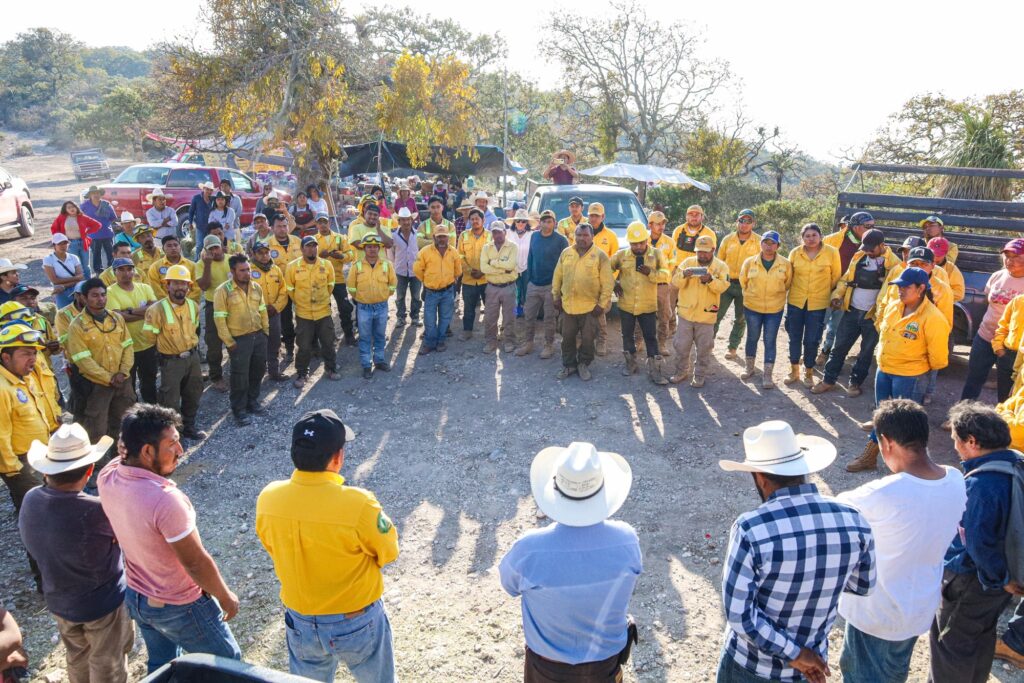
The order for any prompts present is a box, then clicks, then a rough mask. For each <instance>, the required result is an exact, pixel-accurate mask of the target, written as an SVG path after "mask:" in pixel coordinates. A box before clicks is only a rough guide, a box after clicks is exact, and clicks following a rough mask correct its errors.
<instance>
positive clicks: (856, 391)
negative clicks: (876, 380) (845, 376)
mask: <svg viewBox="0 0 1024 683" xmlns="http://www.w3.org/2000/svg"><path fill="white" fill-rule="evenodd" d="M863 393H864V390H863V389H861V388H860V385H859V384H851V385H850V386H848V387H846V395H847V396H849V397H850V398H857V397H858V396H860V395H861V394H863Z"/></svg>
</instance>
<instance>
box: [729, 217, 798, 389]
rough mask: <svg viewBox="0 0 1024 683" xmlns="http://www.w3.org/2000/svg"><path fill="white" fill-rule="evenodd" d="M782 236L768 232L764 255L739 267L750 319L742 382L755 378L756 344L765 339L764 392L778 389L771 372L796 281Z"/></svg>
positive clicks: (745, 314)
mask: <svg viewBox="0 0 1024 683" xmlns="http://www.w3.org/2000/svg"><path fill="white" fill-rule="evenodd" d="M781 240H782V238H781V237H779V233H777V232H775V231H774V230H769V231H767V232H765V233H764V234H763V235H761V253H760V254H758V255H757V256H751V257H750V258H748V259H747V260H746V261H744V262H743V265H742V266H740V286H741V287H742V288H743V317H744V318H746V320H747V346H746V351H745V355H746V369H745V370H744V371H743V374H741V375H740V377H741V378H743V379H750V378H751V377H753V376H754V359H755V357H756V356H757V342H758V341H759V340H760V339H761V337H762V335H763V337H764V375H763V377H762V379H761V388H762V389H771V388H773V387H774V386H775V382H774V380H773V379H772V370H774V368H775V342H776V339H777V338H778V336H779V326H780V325H781V324H782V312H783V310H784V309H785V307H786V296H787V294H788V292H789V286H790V285H791V284H792V282H793V264H791V263H790V262H789V259H787V258H786V257H785V256H779V254H778V251H779V243H780V242H781Z"/></svg>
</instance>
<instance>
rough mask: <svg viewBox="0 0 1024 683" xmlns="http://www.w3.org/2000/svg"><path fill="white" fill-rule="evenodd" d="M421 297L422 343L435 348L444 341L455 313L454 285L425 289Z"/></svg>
mask: <svg viewBox="0 0 1024 683" xmlns="http://www.w3.org/2000/svg"><path fill="white" fill-rule="evenodd" d="M425 291H426V294H425V295H424V298H423V327H424V335H423V345H424V346H426V347H427V348H428V349H436V348H437V345H438V344H440V343H441V342H442V341H444V338H445V336H446V335H447V333H448V326H449V325H451V324H452V316H454V315H455V287H448V288H447V289H441V290H437V289H426V290H425Z"/></svg>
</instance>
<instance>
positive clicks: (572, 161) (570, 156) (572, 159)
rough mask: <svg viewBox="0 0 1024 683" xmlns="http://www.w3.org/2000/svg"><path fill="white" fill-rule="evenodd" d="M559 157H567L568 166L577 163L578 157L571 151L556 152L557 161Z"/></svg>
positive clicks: (561, 150)
mask: <svg viewBox="0 0 1024 683" xmlns="http://www.w3.org/2000/svg"><path fill="white" fill-rule="evenodd" d="M558 157H565V163H566V164H568V165H569V166H572V165H574V164H575V163H576V155H575V154H573V153H572V152H571V151H570V150H567V149H560V150H558V151H557V152H555V158H556V159H557V158H558Z"/></svg>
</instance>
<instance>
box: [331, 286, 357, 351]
mask: <svg viewBox="0 0 1024 683" xmlns="http://www.w3.org/2000/svg"><path fill="white" fill-rule="evenodd" d="M337 275H338V276H339V277H340V275H341V273H338V274H337ZM331 294H332V295H333V296H334V303H335V304H337V306H338V319H339V320H340V321H341V331H342V332H343V333H344V334H345V337H346V338H351V337H352V334H353V333H352V312H353V311H354V310H355V309H354V308H353V306H352V301H351V300H349V298H348V287H346V286H345V283H344V282H339V283H338V284H336V285H334V289H333V290H332V291H331Z"/></svg>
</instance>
